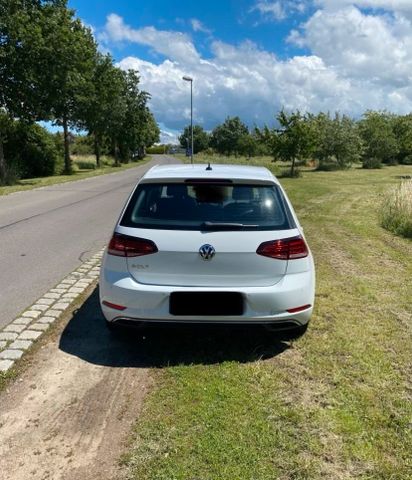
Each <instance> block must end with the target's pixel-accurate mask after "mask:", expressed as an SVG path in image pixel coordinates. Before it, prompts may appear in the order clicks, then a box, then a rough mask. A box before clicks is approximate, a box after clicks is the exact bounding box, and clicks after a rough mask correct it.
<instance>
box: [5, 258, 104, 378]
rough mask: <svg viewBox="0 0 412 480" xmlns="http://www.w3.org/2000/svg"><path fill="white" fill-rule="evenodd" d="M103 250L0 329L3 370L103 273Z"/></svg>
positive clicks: (11, 364)
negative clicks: (101, 266)
mask: <svg viewBox="0 0 412 480" xmlns="http://www.w3.org/2000/svg"><path fill="white" fill-rule="evenodd" d="M102 256H103V250H101V251H99V252H98V253H96V254H95V255H93V256H92V257H91V258H89V259H88V260H86V261H85V262H84V263H82V264H81V265H80V267H78V268H77V269H76V270H74V271H73V272H72V273H70V274H69V275H67V277H66V278H64V279H63V280H62V281H61V282H60V283H59V284H58V285H57V286H56V287H54V288H52V289H51V290H50V291H49V292H47V293H45V294H44V295H43V296H42V297H41V298H39V299H38V300H37V301H36V302H35V303H34V304H33V305H32V306H31V307H30V308H28V309H27V310H26V311H25V312H23V313H22V314H21V315H19V317H18V318H16V319H15V320H13V321H12V322H11V323H9V324H8V325H7V326H6V327H4V329H3V330H0V372H6V371H7V370H9V369H10V368H11V367H12V366H13V365H14V362H15V361H16V360H18V359H19V358H20V357H21V356H22V355H23V353H24V352H25V351H26V350H27V349H28V348H30V346H31V345H32V344H33V342H34V341H35V340H37V339H38V338H39V337H40V336H41V335H42V334H43V333H44V332H45V331H46V330H47V329H48V328H49V327H50V326H51V325H52V324H53V323H54V322H55V321H56V320H57V319H58V318H59V317H60V316H61V315H62V314H63V312H64V311H65V310H66V309H67V308H69V307H70V305H71V304H72V303H73V302H74V301H75V300H76V298H77V297H78V296H79V295H81V294H82V293H83V292H84V291H85V290H86V288H88V287H89V286H90V285H91V284H92V283H93V282H95V281H96V280H97V278H98V276H99V272H100V264H101V260H102Z"/></svg>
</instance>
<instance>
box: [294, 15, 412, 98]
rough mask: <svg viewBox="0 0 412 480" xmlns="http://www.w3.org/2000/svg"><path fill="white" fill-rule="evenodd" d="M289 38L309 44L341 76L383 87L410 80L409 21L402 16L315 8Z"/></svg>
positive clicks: (403, 85)
mask: <svg viewBox="0 0 412 480" xmlns="http://www.w3.org/2000/svg"><path fill="white" fill-rule="evenodd" d="M289 41H290V42H292V43H295V44H297V45H298V46H306V47H308V48H309V49H310V51H311V52H312V53H313V54H315V55H317V56H319V57H320V58H322V59H323V60H324V62H325V64H326V65H328V67H330V68H334V69H335V70H336V71H337V72H339V75H340V76H342V77H344V78H350V79H352V80H357V81H361V80H363V81H365V82H367V83H369V84H373V85H374V88H385V89H387V88H397V89H399V88H407V87H408V86H409V85H410V83H411V74H412V24H411V22H410V21H409V20H407V19H406V18H405V17H403V16H397V17H390V16H385V15H370V14H369V15H367V14H364V13H362V12H361V11H360V10H358V9H357V8H355V7H353V6H351V7H346V8H344V9H341V10H339V11H333V12H332V11H329V10H318V11H317V12H316V13H315V14H314V15H313V16H312V17H311V18H310V19H309V20H308V21H307V22H306V23H305V24H304V26H303V28H302V32H301V33H299V32H297V31H296V30H294V31H292V33H291V34H290V36H289Z"/></svg>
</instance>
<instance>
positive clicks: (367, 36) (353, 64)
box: [106, 0, 412, 140]
mask: <svg viewBox="0 0 412 480" xmlns="http://www.w3.org/2000/svg"><path fill="white" fill-rule="evenodd" d="M322 1H324V2H326V1H327V0H322ZM338 1H340V0H338ZM342 1H343V0H342ZM365 1H366V0H365ZM370 1H372V0H370ZM106 36H107V39H108V40H110V39H111V41H112V42H126V41H128V42H137V43H140V44H144V45H148V46H150V47H151V48H153V49H154V50H155V51H157V52H159V53H162V54H163V55H165V56H166V57H167V58H166V59H165V60H163V61H161V62H160V63H155V62H150V61H147V60H142V59H140V58H137V57H134V56H129V57H126V58H124V59H123V60H121V61H120V62H119V66H120V67H121V68H124V69H128V68H133V69H136V70H138V71H139V73H140V76H141V86H142V88H143V89H144V90H147V91H148V92H150V93H151V94H152V99H151V100H150V106H151V108H152V110H153V112H154V114H155V116H156V118H157V120H158V121H159V122H162V123H163V124H164V126H165V128H162V131H165V132H166V128H168V129H169V133H170V132H173V131H174V130H180V129H181V128H182V127H183V126H184V125H187V124H188V123H189V121H190V87H189V85H188V83H187V82H184V81H183V80H182V76H183V75H190V76H191V77H193V79H194V82H193V92H194V121H195V123H199V124H202V125H203V126H204V127H205V128H206V129H211V128H213V127H214V126H215V125H216V124H217V123H220V122H222V121H223V120H224V119H225V117H226V116H228V115H230V116H233V115H239V116H240V117H241V118H242V119H243V120H244V121H245V122H247V123H248V124H249V125H250V126H252V125H253V124H254V123H256V124H258V125H262V124H264V123H269V124H273V123H274V122H275V120H274V119H275V114H276V112H277V111H278V110H279V109H280V108H282V107H285V108H287V109H289V110H292V109H300V110H301V111H311V112H318V111H331V112H334V111H335V110H339V111H340V112H342V113H347V114H349V115H353V116H358V115H361V114H362V113H363V112H364V111H365V110H366V109H377V110H380V109H387V110H391V111H394V112H397V113H408V112H410V111H412V78H411V77H412V25H411V23H410V21H409V20H408V19H407V18H406V17H405V16H403V15H398V14H396V15H387V14H385V15H378V14H377V13H375V14H373V15H372V14H370V13H369V14H366V13H365V12H362V11H360V10H359V9H357V8H355V7H353V6H349V7H348V6H345V7H343V8H341V9H339V10H336V11H335V10H331V9H328V8H321V9H318V11H316V12H315V13H314V14H313V15H312V16H311V17H310V18H309V20H307V21H306V23H304V24H303V25H302V26H301V27H300V28H299V29H298V30H294V31H292V32H291V34H290V35H289V41H290V42H292V43H294V44H298V45H300V46H302V47H305V48H307V49H308V50H309V52H310V54H307V55H296V56H294V57H291V58H289V59H279V58H278V57H277V56H276V55H274V54H273V53H270V52H267V51H265V50H261V49H259V48H258V47H257V46H256V45H255V44H254V43H252V42H250V41H245V42H243V43H241V44H240V45H231V44H228V43H224V42H221V41H216V40H215V41H213V42H211V43H210V55H209V56H208V58H207V59H206V58H202V57H201V56H200V54H199V53H198V52H197V51H196V48H195V46H194V45H193V43H192V42H191V40H190V37H188V36H187V35H185V34H183V33H179V32H170V31H158V30H156V29H154V28H153V27H145V28H140V29H133V28H131V27H130V26H128V25H126V24H125V23H124V21H123V19H122V18H121V17H118V16H117V15H113V14H112V15H111V16H110V17H109V18H108V22H107V25H106ZM162 138H164V139H165V140H166V139H167V138H168V136H167V134H164V135H163V137H162Z"/></svg>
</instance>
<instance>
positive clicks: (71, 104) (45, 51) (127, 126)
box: [0, 0, 159, 182]
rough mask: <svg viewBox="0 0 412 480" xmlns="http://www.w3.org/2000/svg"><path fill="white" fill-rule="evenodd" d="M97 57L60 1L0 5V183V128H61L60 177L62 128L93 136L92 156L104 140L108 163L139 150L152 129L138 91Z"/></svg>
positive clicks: (2, 166)
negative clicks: (110, 154) (110, 156)
mask: <svg viewBox="0 0 412 480" xmlns="http://www.w3.org/2000/svg"><path fill="white" fill-rule="evenodd" d="M138 83H139V77H138V75H137V74H136V73H135V72H123V71H122V70H120V69H119V68H117V67H115V66H114V65H113V60H112V59H111V57H109V56H104V55H102V54H100V53H99V52H98V50H97V44H96V42H95V39H94V37H93V35H92V32H91V30H90V29H89V28H87V27H85V26H84V24H83V23H82V22H81V21H80V19H79V18H77V17H76V16H75V13H74V11H73V10H71V9H69V8H68V6H67V0H43V1H42V0H2V1H1V2H0V85H1V88H0V109H1V111H2V112H4V113H5V116H2V118H1V119H0V122H1V125H0V126H1V127H2V128H1V130H0V182H3V181H4V178H5V175H6V162H5V157H4V151H5V149H4V144H5V143H6V142H7V141H8V139H7V138H6V132H7V131H8V130H7V128H6V126H7V125H6V123H7V122H10V121H13V120H14V119H19V120H20V121H22V122H26V123H27V124H31V123H33V122H36V121H39V120H49V121H52V122H54V123H55V124H57V125H60V126H62V127H63V130H64V135H63V139H64V159H65V171H66V173H70V171H71V160H70V151H69V139H70V133H69V129H70V128H74V129H86V130H87V131H88V132H89V133H91V134H93V136H94V140H95V151H96V156H97V157H99V150H100V145H101V144H102V142H104V141H105V140H106V138H109V139H110V141H111V142H112V144H113V147H114V151H115V153H116V157H117V158H119V157H120V156H123V157H124V158H126V157H127V158H129V157H130V156H133V155H134V154H135V152H140V155H141V154H142V152H144V148H145V146H146V145H151V144H152V143H153V142H154V141H156V140H157V139H158V136H159V129H158V127H157V125H156V122H155V120H154V118H153V115H152V114H151V113H150V111H149V109H148V107H147V99H148V94H147V93H145V92H141V91H140V90H139V88H138Z"/></svg>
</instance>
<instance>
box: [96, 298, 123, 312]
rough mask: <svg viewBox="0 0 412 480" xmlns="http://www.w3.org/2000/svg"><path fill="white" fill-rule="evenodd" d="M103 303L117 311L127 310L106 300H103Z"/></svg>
mask: <svg viewBox="0 0 412 480" xmlns="http://www.w3.org/2000/svg"><path fill="white" fill-rule="evenodd" d="M102 303H103V305H106V307H109V308H114V309H115V310H126V307H123V305H117V304H116V303H111V302H106V300H103V302H102Z"/></svg>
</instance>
